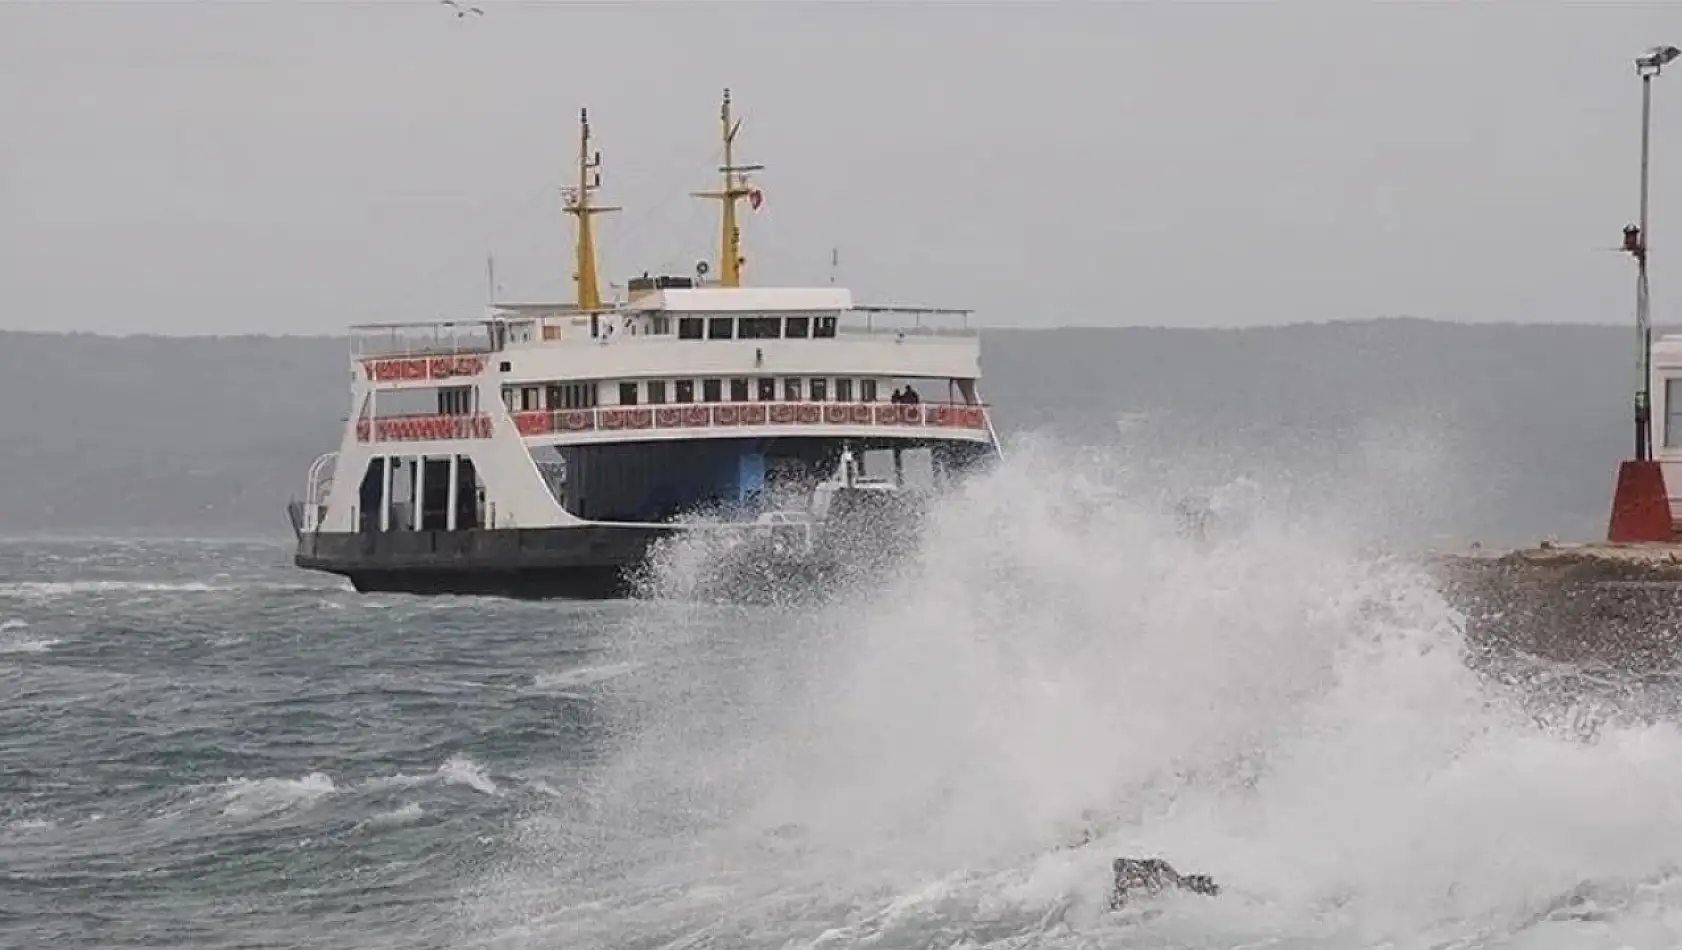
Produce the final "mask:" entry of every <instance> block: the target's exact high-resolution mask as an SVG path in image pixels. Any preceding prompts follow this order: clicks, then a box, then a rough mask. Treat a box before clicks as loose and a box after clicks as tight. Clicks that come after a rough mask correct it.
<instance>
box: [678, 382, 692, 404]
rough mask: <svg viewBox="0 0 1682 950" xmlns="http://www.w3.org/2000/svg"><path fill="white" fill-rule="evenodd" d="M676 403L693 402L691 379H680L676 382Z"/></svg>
mask: <svg viewBox="0 0 1682 950" xmlns="http://www.w3.org/2000/svg"><path fill="white" fill-rule="evenodd" d="M676 401H677V402H694V401H695V381H694V380H693V379H680V380H678V381H677V400H676Z"/></svg>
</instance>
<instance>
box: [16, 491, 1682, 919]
mask: <svg viewBox="0 0 1682 950" xmlns="http://www.w3.org/2000/svg"><path fill="white" fill-rule="evenodd" d="M1245 504H1246V505H1248V507H1247V508H1246V509H1245V511H1246V513H1245V514H1244V516H1243V517H1242V518H1237V519H1228V521H1227V522H1226V524H1227V525H1228V528H1227V529H1226V530H1225V531H1223V532H1222V533H1220V534H1218V536H1216V537H1213V538H1208V539H1202V540H1198V539H1191V538H1186V537H1182V536H1181V535H1179V534H1178V533H1176V531H1175V527H1174V524H1173V519H1172V515H1171V513H1170V512H1169V511H1168V509H1167V506H1164V505H1162V504H1158V503H1157V502H1156V501H1155V500H1152V499H1149V498H1146V497H1144V495H1142V494H1141V493H1140V492H1138V491H1137V488H1136V486H1129V485H1127V484H1125V483H1124V480H1119V481H1118V480H1117V479H1115V478H1112V477H1110V474H1109V473H1107V472H1106V471H1105V470H1104V469H1103V467H1102V466H1088V465H1084V464H1083V463H1081V462H1080V461H1079V460H1074V459H1061V460H1058V461H1057V462H1056V464H1049V463H1033V462H1031V461H1023V462H1013V463H1012V464H1011V465H1007V466H1006V467H1005V468H1004V469H1003V470H1001V471H1000V472H998V473H995V474H994V475H991V476H988V477H987V478H985V479H982V480H981V481H979V482H977V483H975V484H973V485H971V486H970V487H969V488H968V489H967V490H966V491H965V493H964V494H962V495H961V496H960V497H957V498H954V499H952V500H950V501H949V502H947V503H945V504H944V505H943V507H942V509H941V510H940V511H939V512H938V513H937V517H936V519H935V523H934V525H933V526H932V528H931V531H930V534H929V537H928V538H927V540H926V542H925V544H924V547H923V548H922V550H921V551H920V552H919V556H918V557H917V558H916V559H915V561H914V563H912V564H910V565H907V567H906V568H905V570H904V572H903V573H902V574H901V575H900V576H898V577H897V578H896V579H894V580H891V581H889V582H886V583H884V584H882V585H881V586H879V587H877V588H876V589H872V590H859V591H850V592H843V593H842V594H841V596H839V597H838V598H837V599H836V600H835V601H834V602H832V603H829V604H828V605H824V606H802V607H787V608H777V607H752V608H749V607H731V606H725V605H715V604H701V603H695V602H692V601H690V600H688V599H686V598H685V597H684V596H683V595H684V592H685V589H686V588H685V583H686V582H685V574H686V572H688V571H692V570H693V569H694V567H695V565H694V563H693V560H694V559H693V558H691V559H689V560H688V561H686V560H685V559H684V558H682V557H678V558H674V559H672V560H671V562H670V563H669V564H666V565H665V566H664V567H663V568H662V569H663V570H665V571H666V572H667V574H668V576H667V577H666V578H665V582H666V586H665V587H663V588H662V596H659V597H655V598H653V599H649V600H643V601H636V602H615V603H565V602H555V603H515V602H507V601H496V600H485V599H475V598H454V597H442V598H416V597H407V596H383V595H359V594H356V593H353V592H351V591H350V590H349V589H348V588H347V587H346V586H345V585H343V584H342V583H341V582H339V581H337V580H336V579H333V578H330V577H324V576H320V575H313V574H307V573H303V572H300V571H298V570H296V569H294V568H293V567H292V566H291V565H290V562H289V558H288V555H289V550H288V547H287V544H286V543H285V541H284V539H279V538H277V539H276V540H274V541H272V542H269V541H257V542H231V541H186V540H183V541H160V540H146V541H135V540H85V539H84V540H74V541H62V540H61V541H50V540H39V539H32V540H15V541H7V542H3V543H0V945H3V946H6V947H20V948H22V947H66V948H72V947H75V948H87V947H132V946H157V947H180V948H235V947H239V948H257V947H344V948H387V947H389V948H398V947H402V948H421V947H439V948H464V950H465V948H537V947H545V948H548V947H553V948H591V947H626V948H643V947H647V948H653V947H666V948H680V947H681V948H744V947H767V948H770V947H775V948H840V947H906V948H922V947H931V948H932V947H939V948H959V947H961V948H1007V947H1009V948H1015V947H1052V948H1065V947H1067V948H1073V947H1080V948H1089V947H1188V948H1214V947H1220V948H1238V947H1281V948H1304V947H1316V948H1318V947H1326V948H1330V947H1339V948H1343V947H1420V948H1438V950H1447V948H1474V947H1489V948H1494V947H1503V948H1505V947H1531V948H1556V947H1557V948H1566V947H1570V948H1591V947H1605V948H1615V947H1675V946H1678V945H1682V876H1678V874H1677V871H1678V867H1679V865H1682V730H1679V728H1678V722H1677V720H1676V716H1675V713H1674V707H1675V706H1676V701H1677V697H1678V696H1679V695H1682V690H1678V689H1677V688H1675V687H1674V686H1673V685H1672V680H1671V679H1670V671H1650V673H1651V675H1649V676H1647V677H1644V678H1642V680H1641V681H1640V682H1639V683H1635V682H1633V681H1628V680H1621V679H1619V678H1617V677H1616V676H1613V675H1612V674H1606V673H1599V672H1596V671H1592V670H1578V669H1571V668H1561V667H1558V666H1548V665H1544V664H1540V663H1536V662H1533V661H1529V660H1527V659H1525V658H1523V657H1491V656H1490V655H1489V654H1488V653H1487V651H1483V650H1481V649H1480V648H1478V647H1476V646H1475V645H1472V644H1468V643H1466V642H1465V640H1464V638H1463V637H1462V635H1461V632H1460V625H1459V621H1458V617H1457V615H1456V613H1455V611H1454V609H1453V608H1452V607H1451V606H1450V605H1448V604H1446V603H1445V602H1444V601H1443V600H1442V598H1441V597H1440V596H1438V595H1437V593H1436V592H1435V590H1434V589H1433V588H1432V586H1431V584H1430V583H1429V581H1428V580H1427V579H1426V578H1425V577H1424V576H1422V575H1421V574H1420V573H1419V572H1418V571H1416V570H1414V569H1413V568H1411V567H1409V566H1408V565H1407V564H1406V563H1404V562H1401V561H1397V560H1391V559H1387V558H1385V557H1381V556H1378V555H1375V554H1371V553H1368V549H1367V547H1366V546H1365V545H1363V544H1362V543H1360V541H1361V538H1360V536H1361V533H1362V531H1361V529H1360V526H1359V525H1356V524H1354V523H1353V522H1351V521H1349V520H1347V519H1343V518H1340V517H1339V516H1338V514H1337V512H1336V511H1335V510H1333V509H1331V508H1327V507H1322V508H1321V509H1320V510H1319V511H1318V513H1317V514H1315V515H1314V516H1311V517H1310V516H1305V515H1304V514H1303V513H1302V512H1301V511H1292V510H1284V509H1278V510H1275V509H1270V507H1269V505H1268V503H1267V501H1266V500H1265V499H1261V500H1256V499H1250V500H1249V501H1246V502H1245ZM1119 855H1134V856H1160V857H1163V858H1166V859H1167V860H1169V861H1170V862H1171V863H1173V864H1174V865H1175V866H1176V867H1178V868H1179V869H1180V870H1181V871H1183V872H1187V873H1204V874H1208V875H1211V876H1212V877H1213V878H1214V879H1215V880H1216V881H1217V882H1218V883H1219V884H1220V885H1221V887H1222V889H1223V890H1222V893H1221V895H1220V896H1219V897H1215V898H1208V897H1200V896H1172V895H1170V896H1166V897H1163V898H1161V899H1159V900H1156V901H1149V902H1144V903H1142V904H1140V905H1138V906H1133V907H1129V908H1128V909H1125V910H1123V911H1118V912H1112V911H1110V910H1109V909H1108V908H1107V906H1106V897H1107V894H1106V885H1107V883H1108V876H1109V875H1108V866H1109V863H1110V861H1111V859H1112V858H1114V857H1116V856H1119Z"/></svg>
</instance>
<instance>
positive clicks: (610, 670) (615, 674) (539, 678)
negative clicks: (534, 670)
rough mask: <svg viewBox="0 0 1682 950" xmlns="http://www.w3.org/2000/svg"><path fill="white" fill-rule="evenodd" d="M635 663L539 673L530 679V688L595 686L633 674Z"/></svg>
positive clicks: (559, 689)
mask: <svg viewBox="0 0 1682 950" xmlns="http://www.w3.org/2000/svg"><path fill="white" fill-rule="evenodd" d="M636 668H637V665H636V664H635V663H605V664H602V665H600V666H581V667H577V668H576V669H570V670H559V671H556V672H552V673H539V674H537V675H536V676H535V677H533V678H532V687H533V688H534V689H538V690H544V691H565V690H573V689H578V688H580V687H584V686H595V685H597V684H600V683H605V682H607V681H608V680H612V679H617V678H619V677H621V676H624V675H625V674H627V673H631V672H634V671H635V670H636Z"/></svg>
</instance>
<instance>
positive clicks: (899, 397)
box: [888, 386, 905, 406]
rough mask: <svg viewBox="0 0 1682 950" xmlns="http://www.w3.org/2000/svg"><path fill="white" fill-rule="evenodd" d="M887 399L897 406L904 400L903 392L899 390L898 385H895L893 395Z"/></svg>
mask: <svg viewBox="0 0 1682 950" xmlns="http://www.w3.org/2000/svg"><path fill="white" fill-rule="evenodd" d="M888 401H889V402H891V403H893V404H894V405H896V406H897V405H899V404H900V403H902V402H904V401H905V393H903V392H901V391H900V389H899V387H897V386H896V387H894V393H893V395H891V396H889V397H888Z"/></svg>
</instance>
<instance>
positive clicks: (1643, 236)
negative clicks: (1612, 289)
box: [1635, 73, 1653, 462]
mask: <svg viewBox="0 0 1682 950" xmlns="http://www.w3.org/2000/svg"><path fill="white" fill-rule="evenodd" d="M1652 114H1653V76H1652V74H1651V73H1648V74H1645V75H1643V76H1642V77H1641V221H1640V224H1639V225H1638V227H1639V228H1640V229H1641V230H1640V231H1639V232H1637V244H1636V247H1635V331H1636V335H1637V336H1638V337H1639V341H1640V346H1641V379H1640V382H1639V384H1638V386H1637V389H1636V396H1635V457H1636V459H1638V460H1640V461H1643V462H1645V461H1647V460H1648V459H1649V458H1651V457H1652V451H1651V450H1652V446H1651V445H1650V441H1651V440H1650V435H1651V431H1652V429H1651V425H1650V421H1651V414H1652V406H1653V393H1652V385H1653V374H1652V363H1653V327H1652V323H1651V322H1650V319H1649V315H1648V311H1647V164H1648V159H1647V156H1648V148H1649V143H1650V141H1651V131H1650V126H1651V121H1652Z"/></svg>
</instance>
